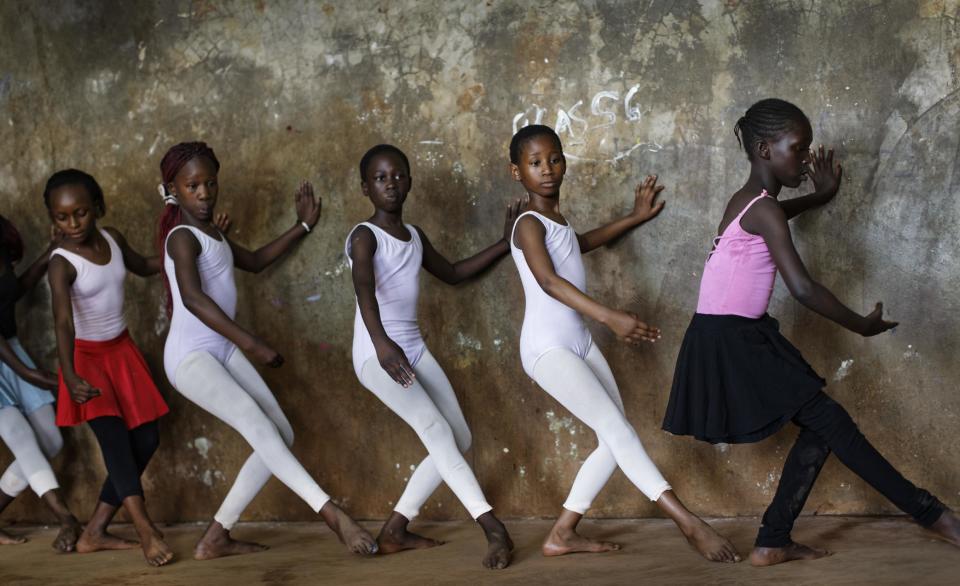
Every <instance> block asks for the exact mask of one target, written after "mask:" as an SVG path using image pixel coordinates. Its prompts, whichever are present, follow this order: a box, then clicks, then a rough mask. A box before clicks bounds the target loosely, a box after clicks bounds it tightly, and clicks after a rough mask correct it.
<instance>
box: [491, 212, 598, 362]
mask: <svg viewBox="0 0 960 586" xmlns="http://www.w3.org/2000/svg"><path fill="white" fill-rule="evenodd" d="M527 215H529V216H533V217H535V218H537V219H538V220H539V221H540V223H542V224H543V226H544V228H545V229H546V236H545V237H544V244H545V245H546V248H547V253H548V254H549V255H550V260H551V261H553V268H554V270H555V271H556V272H557V275H559V276H560V277H562V278H564V279H566V280H567V281H570V283H572V284H573V286H574V287H576V288H577V289H579V290H580V291H583V292H586V286H587V277H586V272H585V271H584V268H583V257H582V256H581V255H580V244H579V242H577V233H576V232H575V231H574V229H573V227H572V226H570V225H569V224H567V225H563V224H558V223H557V222H554V221H553V220H551V219H550V218H548V217H546V216H544V215H542V214H538V213H537V212H534V211H529V212H524V213H522V214H520V217H518V218H517V223H516V224H514V228H513V229H514V231H516V227H517V224H519V223H520V218H522V217H524V216H527ZM510 253H511V255H512V256H513V262H514V263H516V265H517V271H518V272H519V273H520V281H521V282H522V283H523V292H524V296H525V297H526V307H525V309H524V312H523V328H522V329H521V331H520V360H521V362H522V363H523V370H524V372H526V373H527V375H529V376H530V377H533V367H534V365H535V364H536V363H537V360H539V359H540V357H541V356H543V354H544V353H546V352H547V350H552V349H554V348H566V349H567V350H570V351H571V352H573V353H574V354H576V355H577V356H579V357H580V358H586V356H587V352H589V350H590V346H591V345H592V344H593V338H591V337H590V331H589V330H588V329H587V326H586V324H584V323H583V318H582V317H581V316H580V314H579V313H577V312H576V311H574V310H573V309H572V308H570V307H568V306H566V305H564V304H563V303H560V302H559V301H557V300H556V299H554V298H553V297H550V296H549V295H547V293H546V291H544V290H543V288H542V287H540V284H539V283H537V279H536V277H534V276H533V273H532V272H531V271H530V267H529V266H527V260H526V258H524V256H523V251H522V250H520V249H519V248H517V247H516V245H515V244H514V243H513V234H511V235H510Z"/></svg>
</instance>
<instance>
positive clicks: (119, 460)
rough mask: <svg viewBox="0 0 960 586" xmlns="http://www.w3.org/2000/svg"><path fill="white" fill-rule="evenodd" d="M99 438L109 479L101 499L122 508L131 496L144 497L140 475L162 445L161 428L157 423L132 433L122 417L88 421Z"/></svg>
mask: <svg viewBox="0 0 960 586" xmlns="http://www.w3.org/2000/svg"><path fill="white" fill-rule="evenodd" d="M87 425H89V426H90V429H92V430H93V433H94V435H96V436H97V442H98V443H99V444H100V452H101V453H102V454H103V463H104V464H105V465H106V467H107V480H106V482H104V483H103V490H101V491H100V500H101V501H103V502H105V503H107V504H108V505H113V506H114V507H119V506H120V505H121V504H123V499H125V498H127V497H129V496H143V487H142V486H141V485H140V475H141V474H143V471H144V470H146V468H147V464H148V463H149V462H150V458H151V457H152V456H153V453H154V452H156V451H157V446H159V445H160V426H159V425H158V423H157V422H156V421H150V422H147V423H144V424H143V425H141V426H139V427H135V428H133V429H130V430H128V429H127V425H126V424H125V423H124V422H123V419H121V418H119V417H97V418H96V419H91V420H89V421H87Z"/></svg>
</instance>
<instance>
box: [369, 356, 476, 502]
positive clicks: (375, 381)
mask: <svg viewBox="0 0 960 586" xmlns="http://www.w3.org/2000/svg"><path fill="white" fill-rule="evenodd" d="M413 371H414V373H415V374H416V375H417V376H416V378H415V379H414V383H413V385H412V386H410V387H407V388H403V387H402V386H401V385H399V384H397V383H396V382H395V381H394V380H393V379H392V378H390V375H389V374H387V372H386V371H385V370H383V368H381V366H380V364H379V363H378V362H377V359H376V358H370V359H369V360H367V361H366V362H365V363H364V364H363V368H362V369H361V370H360V383H361V384H362V385H363V386H365V387H366V388H367V389H368V390H370V392H372V393H373V394H374V395H376V396H377V398H378V399H380V400H381V401H383V403H384V404H385V405H386V406H387V407H389V408H390V410H391V411H393V412H394V413H396V414H397V415H399V416H400V418H401V419H403V420H404V421H405V422H407V424H408V425H409V426H410V427H412V428H413V431H415V432H416V433H417V436H419V437H420V441H421V442H423V445H424V447H426V448H427V452H428V455H427V457H426V458H424V459H423V461H421V462H420V465H419V466H417V469H416V470H415V471H414V472H413V475H411V477H410V481H409V482H407V487H406V489H405V490H404V491H403V495H402V496H401V497H400V500H399V501H398V502H397V506H396V507H395V508H394V510H395V511H396V512H398V513H400V514H401V515H403V516H404V517H406V518H407V519H408V520H410V519H413V518H414V517H416V516H417V515H418V514H419V512H420V507H422V506H423V504H424V503H425V502H426V501H427V499H428V498H430V495H431V494H433V492H434V491H435V490H437V487H439V486H440V483H441V482H446V483H447V486H449V487H450V490H452V491H453V493H454V494H455V495H457V498H458V499H460V502H461V503H463V506H464V507H466V509H467V511H468V512H469V513H470V516H471V517H473V518H474V519H476V518H477V517H479V516H480V515H482V514H484V513H486V512H488V511H490V510H491V509H492V507H491V506H490V505H489V504H487V499H486V498H485V497H484V496H483V491H482V490H481V489H480V483H478V482H477V477H476V476H474V475H473V470H471V469H470V466H469V465H468V464H467V461H466V460H465V459H464V458H463V452H465V451H467V449H468V448H469V447H470V440H471V438H470V429H469V428H468V427H467V421H466V420H465V419H464V418H463V412H462V411H461V410H460V404H459V403H457V396H456V395H455V394H454V392H453V387H452V386H451V385H450V381H449V380H447V375H446V374H444V372H443V369H442V368H440V365H439V364H437V361H436V359H435V358H434V357H433V355H432V354H430V351H429V350H424V352H423V356H422V357H421V358H420V361H419V362H417V366H416V367H415V368H414V369H413Z"/></svg>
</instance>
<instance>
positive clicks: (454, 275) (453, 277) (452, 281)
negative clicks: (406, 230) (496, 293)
mask: <svg viewBox="0 0 960 586" xmlns="http://www.w3.org/2000/svg"><path fill="white" fill-rule="evenodd" d="M519 209H520V200H519V199H518V200H516V201H514V202H513V203H512V204H507V216H506V219H505V221H504V224H503V237H502V238H501V239H500V240H497V241H496V242H494V243H493V244H491V245H490V246H488V247H486V248H484V249H483V250H481V251H480V252H478V253H477V254H475V255H473V256H471V257H468V258H465V259H463V260H460V261H457V262H455V263H451V262H450V261H449V260H447V259H446V258H445V257H444V256H443V255H442V254H440V253H439V252H437V250H436V249H435V248H434V247H433V245H432V244H430V240H429V239H428V238H427V235H426V234H424V233H423V230H421V229H420V228H419V227H417V233H418V234H419V235H420V241H421V242H423V268H425V269H427V272H429V273H430V274H431V275H433V276H435V277H436V278H438V279H440V280H441V281H443V282H444V283H447V284H448V285H456V284H457V283H460V282H463V281H465V280H467V279H469V278H471V277H473V276H474V275H476V274H478V273H481V272H483V271H484V270H486V269H487V268H488V267H489V266H490V265H492V264H493V263H494V262H496V261H497V260H498V259H499V258H501V257H502V256H503V255H505V254H507V253H508V252H510V235H511V234H512V233H513V223H514V222H516V220H517V212H518V210H519Z"/></svg>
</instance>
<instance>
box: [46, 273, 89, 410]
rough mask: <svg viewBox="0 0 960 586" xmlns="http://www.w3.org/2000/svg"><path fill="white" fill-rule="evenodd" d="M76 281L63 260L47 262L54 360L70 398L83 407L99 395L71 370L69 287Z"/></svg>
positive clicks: (71, 334) (72, 335) (71, 322)
mask: <svg viewBox="0 0 960 586" xmlns="http://www.w3.org/2000/svg"><path fill="white" fill-rule="evenodd" d="M76 278H77V271H76V269H74V268H73V265H71V264H70V262H69V261H67V260H66V259H65V258H63V257H62V256H55V257H53V258H52V259H50V269H49V273H48V275H47V280H48V282H49V283H50V293H51V296H52V297H53V325H54V331H55V332H56V334H57V356H58V357H59V358H60V372H61V373H62V374H63V382H64V384H65V385H67V390H68V391H70V398H72V399H73V401H74V402H76V403H86V402H87V401H89V400H90V399H92V398H94V397H97V396H99V395H100V389H97V388H94V387H93V386H91V385H90V383H88V382H87V381H85V380H83V379H82V378H80V376H79V375H78V374H77V371H76V370H74V366H73V346H74V344H73V340H74V337H75V335H76V334H75V332H74V329H73V305H72V304H71V302H70V286H71V285H73V282H74V281H75V280H76Z"/></svg>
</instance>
